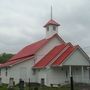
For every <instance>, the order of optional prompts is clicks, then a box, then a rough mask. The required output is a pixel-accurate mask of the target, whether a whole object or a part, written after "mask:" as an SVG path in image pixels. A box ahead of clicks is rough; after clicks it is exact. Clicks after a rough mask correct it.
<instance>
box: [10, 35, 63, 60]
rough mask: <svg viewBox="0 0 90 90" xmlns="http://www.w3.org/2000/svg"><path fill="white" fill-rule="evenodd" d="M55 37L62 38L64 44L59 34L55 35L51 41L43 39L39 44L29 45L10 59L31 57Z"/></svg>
mask: <svg viewBox="0 0 90 90" xmlns="http://www.w3.org/2000/svg"><path fill="white" fill-rule="evenodd" d="M55 36H57V37H58V38H60V39H61V40H62V43H64V41H63V39H62V38H61V37H59V36H58V35H57V34H55V35H53V36H52V37H50V38H49V39H42V40H40V41H38V42H35V43H33V44H31V45H28V46H26V47H24V48H23V49H22V50H21V51H20V52H18V53H17V54H16V55H14V56H13V57H12V58H11V59H10V61H11V60H17V59H21V58H23V57H30V56H32V55H34V54H35V53H36V52H37V51H38V50H39V49H40V48H41V47H43V46H44V45H45V44H46V43H48V41H50V40H51V39H52V38H54V37H55Z"/></svg>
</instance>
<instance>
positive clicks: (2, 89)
mask: <svg viewBox="0 0 90 90" xmlns="http://www.w3.org/2000/svg"><path fill="white" fill-rule="evenodd" d="M34 88H35V87H31V89H30V90H34ZM0 90H8V88H7V85H3V86H0ZM14 90H19V88H18V87H17V86H16V87H14ZM24 90H29V88H28V87H26V88H25V89H24ZM38 90H70V87H58V88H57V87H43V88H42V87H39V88H38ZM75 90H79V89H75Z"/></svg>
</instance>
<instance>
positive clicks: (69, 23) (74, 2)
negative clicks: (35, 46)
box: [0, 0, 90, 53]
mask: <svg viewBox="0 0 90 90" xmlns="http://www.w3.org/2000/svg"><path fill="white" fill-rule="evenodd" d="M51 5H52V7H53V19H54V20H55V21H57V22H58V23H59V24H60V25H61V26H60V27H59V35H60V36H61V37H62V38H63V39H64V40H65V41H66V42H71V43H72V44H74V45H76V44H79V45H80V46H81V47H82V48H83V49H84V50H86V52H90V0H0V52H1V53H3V52H7V53H17V52H18V51H19V50H21V49H22V48H23V47H25V46H27V45H29V44H31V43H33V42H35V41H38V40H40V39H42V38H45V28H43V26H44V25H45V24H46V23H47V21H48V20H50V7H51Z"/></svg>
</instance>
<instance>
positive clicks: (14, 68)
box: [0, 19, 90, 86]
mask: <svg viewBox="0 0 90 90" xmlns="http://www.w3.org/2000/svg"><path fill="white" fill-rule="evenodd" d="M59 26H60V24H58V23H57V22H56V21H55V20H53V19H51V20H49V21H48V22H47V23H46V25H45V26H44V28H45V30H46V37H45V38H44V39H42V40H39V41H37V42H35V43H32V44H31V45H28V46H26V47H24V48H23V49H22V50H21V51H19V52H18V53H17V54H16V55H15V56H13V57H12V58H11V59H10V60H8V61H7V62H6V63H4V64H0V78H1V80H2V82H3V83H8V82H9V79H10V78H12V79H14V81H15V83H16V84H17V83H18V82H19V79H23V80H24V81H25V82H28V81H29V79H30V82H35V83H44V84H45V85H47V86H50V85H51V84H63V83H69V81H70V76H71V75H72V76H73V79H74V82H77V83H90V68H89V67H90V58H89V57H88V55H87V54H86V53H85V52H84V51H83V49H82V48H81V47H80V46H79V45H75V46H74V45H72V44H71V43H70V42H69V43H67V42H65V41H64V40H63V39H62V38H61V37H60V36H59V35H58V27H59Z"/></svg>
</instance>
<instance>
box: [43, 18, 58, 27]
mask: <svg viewBox="0 0 90 90" xmlns="http://www.w3.org/2000/svg"><path fill="white" fill-rule="evenodd" d="M48 25H56V26H60V24H58V23H57V22H56V21H54V20H53V19H51V20H49V21H48V22H47V23H46V24H45V26H44V27H46V26H48Z"/></svg>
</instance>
